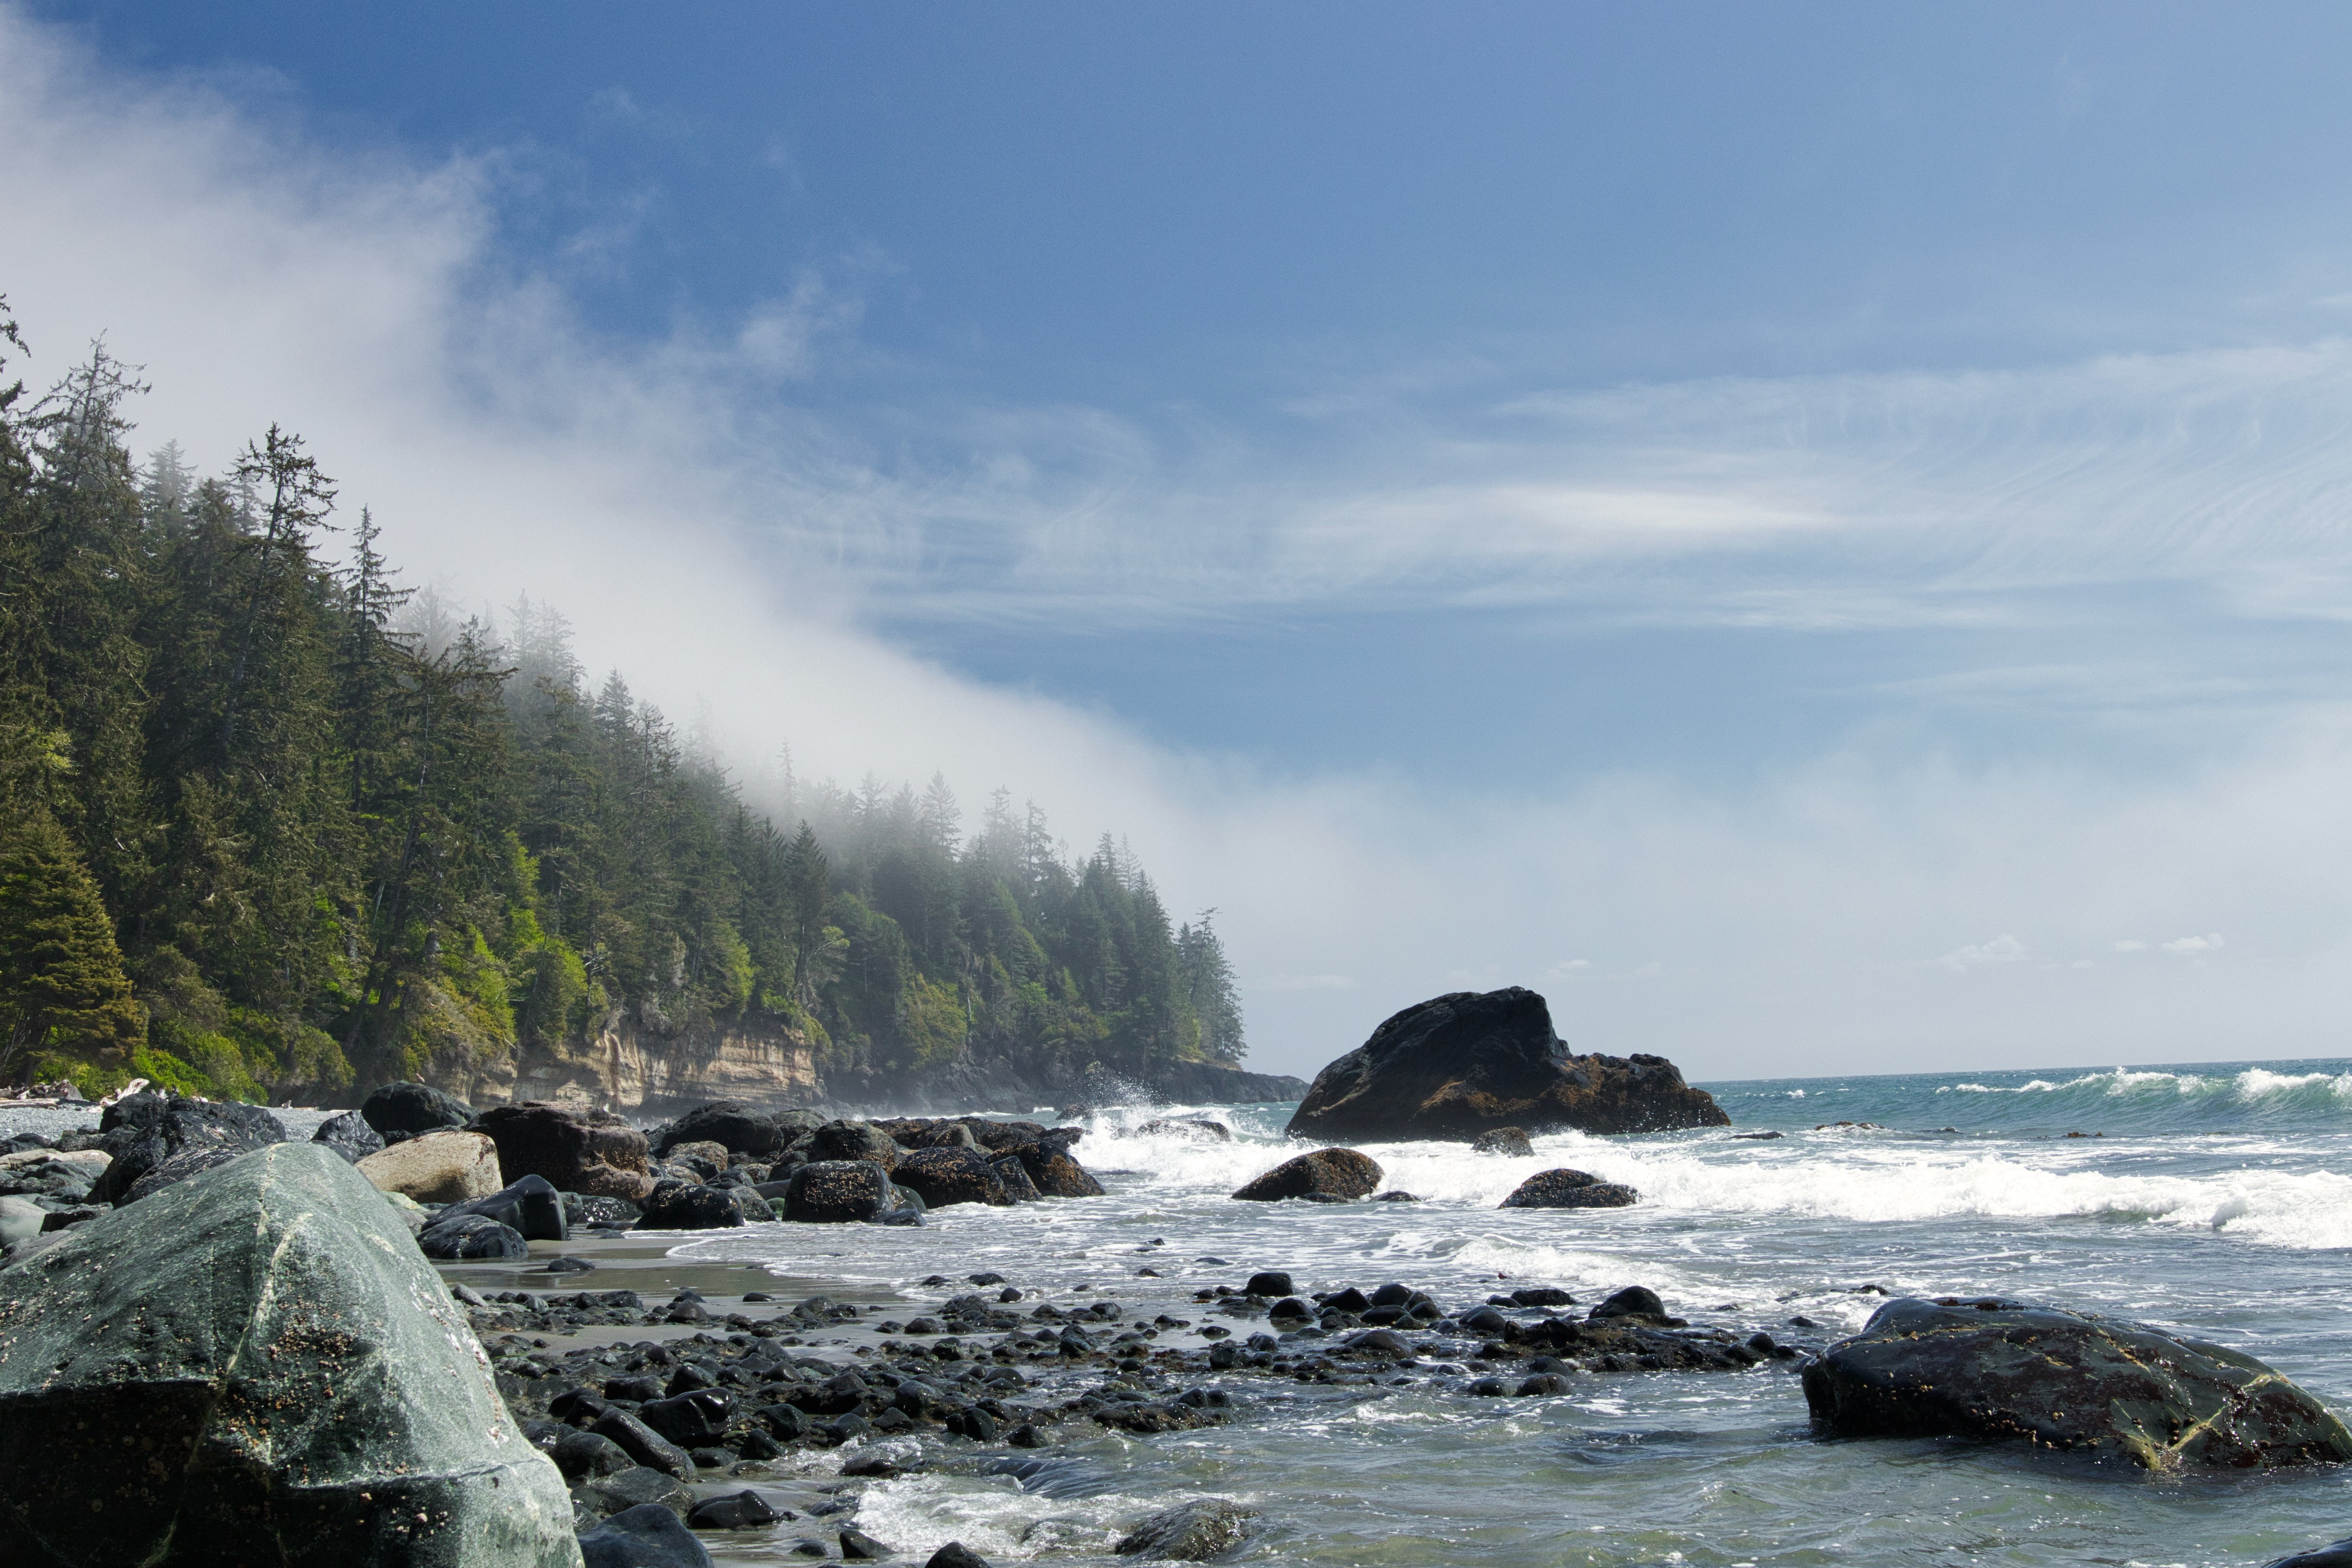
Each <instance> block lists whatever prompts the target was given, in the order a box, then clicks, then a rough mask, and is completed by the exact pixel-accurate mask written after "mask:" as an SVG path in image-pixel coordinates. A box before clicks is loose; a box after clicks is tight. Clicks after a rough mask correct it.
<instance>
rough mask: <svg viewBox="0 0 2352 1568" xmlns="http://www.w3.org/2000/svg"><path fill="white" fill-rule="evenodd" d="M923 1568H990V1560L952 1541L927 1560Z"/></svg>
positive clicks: (962, 1544) (958, 1542)
mask: <svg viewBox="0 0 2352 1568" xmlns="http://www.w3.org/2000/svg"><path fill="white" fill-rule="evenodd" d="M923 1568H988V1559H987V1558H985V1557H982V1555H981V1554H980V1553H979V1552H974V1551H973V1550H972V1549H971V1547H969V1546H966V1545H965V1544H964V1543H963V1542H961V1541H950V1542H948V1543H947V1544H946V1545H945V1546H942V1547H940V1549H939V1550H938V1551H937V1552H932V1553H931V1554H930V1556H929V1557H927V1558H925V1559H924V1560H923Z"/></svg>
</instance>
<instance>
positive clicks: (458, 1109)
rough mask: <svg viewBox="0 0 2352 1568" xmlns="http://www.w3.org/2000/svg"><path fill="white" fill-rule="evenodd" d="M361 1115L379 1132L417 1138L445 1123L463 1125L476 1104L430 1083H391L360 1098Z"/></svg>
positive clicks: (449, 1125)
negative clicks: (436, 1087) (468, 1102)
mask: <svg viewBox="0 0 2352 1568" xmlns="http://www.w3.org/2000/svg"><path fill="white" fill-rule="evenodd" d="M360 1116H361V1119H362V1120H363V1121H366V1122H367V1124H368V1125H369V1126H370V1127H373V1128H374V1129H375V1130H376V1131H377V1132H379V1133H385V1134H388V1133H393V1132H405V1133H407V1134H408V1135H409V1136H410V1137H412V1138H414V1137H416V1136H418V1135H419V1134H421V1133H425V1132H435V1131H439V1130H441V1129H442V1128H444V1127H463V1126H464V1125H466V1123H467V1122H468V1121H472V1120H474V1108H473V1107H472V1106H470V1105H467V1103H466V1102H465V1101H464V1100H459V1099H458V1098H457V1096H456V1095H454V1094H446V1093H444V1092H443V1091H441V1090H440V1089H435V1088H434V1087H433V1086H432V1085H431V1084H428V1083H388V1084H385V1085H384V1086H383V1088H382V1089H377V1090H376V1091H375V1092H374V1093H373V1094H371V1095H369V1096H368V1097H367V1098H366V1099H365V1100H362V1101H361V1102H360Z"/></svg>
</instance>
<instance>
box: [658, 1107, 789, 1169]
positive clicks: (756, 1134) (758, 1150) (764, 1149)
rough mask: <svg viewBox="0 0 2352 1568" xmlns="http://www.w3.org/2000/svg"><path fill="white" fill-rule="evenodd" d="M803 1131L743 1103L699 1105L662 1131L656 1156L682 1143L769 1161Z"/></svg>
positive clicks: (773, 1115) (766, 1112)
mask: <svg viewBox="0 0 2352 1568" xmlns="http://www.w3.org/2000/svg"><path fill="white" fill-rule="evenodd" d="M802 1131H803V1129H800V1128H797V1127H794V1128H791V1129H787V1128H785V1127H783V1126H781V1125H779V1124H778V1122H777V1121H776V1117H775V1113H774V1112H772V1111H766V1110H753V1109H752V1108H751V1106H749V1105H746V1104H744V1103H743V1101H741V1100H712V1101H711V1102H710V1103H709V1104H708V1105H698V1106H696V1107H695V1108H694V1109H693V1110H689V1111H688V1112H687V1113H686V1114H685V1115H683V1116H681V1117H679V1118H678V1119H677V1121H673V1122H671V1123H670V1124H669V1125H668V1126H667V1127H666V1128H664V1129H663V1130H662V1135H661V1146H660V1147H659V1148H658V1149H656V1150H655V1151H654V1152H656V1154H667V1153H668V1152H670V1150H671V1149H673V1148H675V1147H676V1146H677V1145H678V1144H680V1143H705V1142H708V1143H719V1144H723V1145H725V1146H726V1149H727V1152H729V1153H730V1154H754V1155H759V1156H761V1157H763V1158H764V1157H765V1156H768V1155H771V1154H773V1153H775V1152H777V1151H778V1150H780V1149H782V1148H783V1146H784V1145H785V1144H787V1143H790V1142H792V1141H793V1139H795V1138H797V1137H799V1136H800V1134H801V1132H802Z"/></svg>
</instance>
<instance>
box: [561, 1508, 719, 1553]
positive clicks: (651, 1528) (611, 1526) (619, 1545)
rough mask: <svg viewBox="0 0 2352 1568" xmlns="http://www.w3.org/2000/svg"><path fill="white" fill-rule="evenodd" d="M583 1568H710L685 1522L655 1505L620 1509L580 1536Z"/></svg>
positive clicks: (699, 1544)
mask: <svg viewBox="0 0 2352 1568" xmlns="http://www.w3.org/2000/svg"><path fill="white" fill-rule="evenodd" d="M580 1560H581V1562H582V1563H583V1568H711V1564H710V1553H709V1552H707V1551H705V1550H704V1549H703V1545H702V1542H699V1541H697V1540H696V1539H695V1538H694V1531H691V1530H688V1528H687V1527H686V1521H684V1520H682V1519H680V1518H678V1517H677V1514H675V1513H673V1512H671V1511H670V1510H668V1509H667V1508H664V1507H663V1506H662V1505H661V1504H659V1503H657V1502H647V1503H639V1504H638V1505H637V1506H636V1507H635V1508H629V1509H623V1510H621V1511H620V1512H618V1513H616V1514H614V1516H613V1517H612V1518H610V1519H608V1520H606V1521H604V1523H602V1524H600V1525H598V1526H596V1528H595V1529H593V1530H588V1531H582V1532H581V1535H580Z"/></svg>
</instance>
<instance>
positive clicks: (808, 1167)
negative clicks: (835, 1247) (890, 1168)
mask: <svg viewBox="0 0 2352 1568" xmlns="http://www.w3.org/2000/svg"><path fill="white" fill-rule="evenodd" d="M897 1207H898V1193H897V1191H896V1190H895V1189H894V1188H893V1186H892V1185H891V1182H890V1173H889V1172H887V1171H886V1170H884V1169H883V1168H882V1167H881V1166H880V1165H879V1164H877V1163H875V1162H874V1161H872V1160H817V1161H814V1162H812V1163H808V1164H805V1165H803V1166H801V1167H799V1168H798V1169H797V1170H795V1171H793V1173H792V1177H791V1181H790V1184H788V1185H787V1186H786V1188H785V1190H784V1204H783V1209H784V1217H785V1218H786V1219H790V1220H799V1221H801V1222H802V1223H803V1224H817V1225H845V1224H849V1225H854V1224H857V1223H859V1222H861V1221H871V1220H878V1219H880V1218H882V1217H883V1216H884V1215H887V1214H889V1213H890V1212H891V1211H892V1210H894V1209H896V1208H897Z"/></svg>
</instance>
